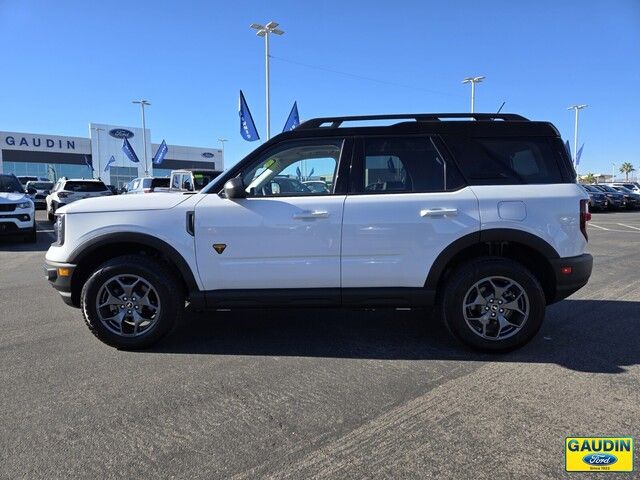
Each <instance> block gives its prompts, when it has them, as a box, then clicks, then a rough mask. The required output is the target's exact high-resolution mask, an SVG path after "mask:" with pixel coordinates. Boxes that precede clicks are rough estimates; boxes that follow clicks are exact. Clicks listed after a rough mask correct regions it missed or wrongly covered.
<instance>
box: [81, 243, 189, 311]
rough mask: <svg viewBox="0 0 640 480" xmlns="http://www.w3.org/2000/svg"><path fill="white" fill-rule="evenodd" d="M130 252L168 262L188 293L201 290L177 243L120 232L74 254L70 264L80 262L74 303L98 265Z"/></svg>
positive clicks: (84, 245)
mask: <svg viewBox="0 0 640 480" xmlns="http://www.w3.org/2000/svg"><path fill="white" fill-rule="evenodd" d="M128 254H141V255H149V256H151V257H154V258H157V259H159V260H161V261H162V262H164V263H165V265H166V266H167V267H168V268H169V269H170V270H171V271H172V272H173V273H175V275H176V277H177V279H178V281H179V282H180V284H181V286H182V287H183V289H184V293H185V295H187V296H188V295H189V294H190V293H192V292H196V291H198V290H199V288H198V284H197V282H196V278H195V276H194V274H193V272H192V270H191V268H190V267H189V264H188V263H187V261H186V260H185V259H184V257H183V256H182V255H181V254H180V253H179V252H178V251H177V250H176V249H175V248H174V247H173V246H171V245H170V244H168V243H167V242H165V241H164V240H161V239H159V238H157V237H154V236H152V235H148V234H144V233H138V232H117V233H109V234H105V235H100V236H98V237H95V238H93V239H91V240H89V241H88V242H86V243H84V244H82V245H81V246H79V247H77V248H76V249H75V250H74V251H73V252H72V253H71V255H70V259H69V263H72V264H75V265H77V266H76V269H75V271H74V272H73V277H72V278H71V298H72V302H73V304H74V305H76V306H79V305H80V292H81V291H82V286H83V285H84V283H85V281H86V280H87V278H88V277H89V276H90V275H91V272H93V271H94V270H95V268H96V267H98V265H101V264H102V263H104V262H106V261H107V260H109V259H111V258H115V257H120V256H123V255H128Z"/></svg>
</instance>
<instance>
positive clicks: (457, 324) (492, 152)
mask: <svg viewBox="0 0 640 480" xmlns="http://www.w3.org/2000/svg"><path fill="white" fill-rule="evenodd" d="M369 121H386V122H387V125H383V126H380V125H376V126H360V125H358V126H356V125H353V122H358V123H359V124H361V123H363V122H369ZM312 173H315V174H316V176H317V178H323V179H325V180H326V181H327V183H328V184H329V185H331V188H330V189H329V190H328V191H314V190H311V189H309V188H306V189H301V190H300V191H289V190H287V191H283V190H282V189H281V188H280V183H281V179H283V178H291V179H296V181H297V180H299V179H300V178H305V179H306V180H314V177H313V175H312ZM588 202H589V197H588V195H587V194H586V192H585V191H584V190H583V189H581V188H580V187H579V186H578V185H577V184H576V173H575V171H574V169H573V166H572V163H571V160H570V158H569V155H568V153H567V151H566V149H565V147H564V145H563V142H562V141H561V139H560V135H559V133H558V131H557V130H556V128H555V127H554V126H553V125H551V124H550V123H547V122H536V121H529V120H527V119H526V118H524V117H521V116H519V115H514V114H496V115H494V114H417V115H412V114H409V115H379V116H367V117H337V118H318V119H313V120H309V121H307V122H304V123H302V124H301V125H300V126H298V127H297V128H296V129H295V130H293V131H289V132H285V133H282V134H280V135H278V136H276V137H274V138H272V139H271V140H269V141H268V142H266V143H265V144H263V145H262V146H260V147H258V148H257V149H256V150H255V151H254V152H252V153H251V154H249V155H248V156H247V157H246V158H245V159H244V160H242V161H240V162H239V163H238V164H237V165H235V166H234V167H232V168H231V169H229V170H228V171H226V172H225V173H223V174H222V175H220V176H219V177H217V178H216V179H214V180H213V181H212V182H211V183H210V184H209V185H208V186H206V187H205V188H204V189H203V190H202V191H201V192H199V193H195V194H184V193H169V194H168V193H163V194H160V193H150V194H148V195H139V196H135V197H134V198H132V197H131V196H128V195H127V196H119V197H109V198H95V199H87V200H84V201H82V202H78V203H73V204H71V205H68V206H65V207H62V208H59V209H57V210H56V212H55V213H56V215H57V222H56V231H57V241H56V243H54V244H53V245H52V246H51V248H50V249H49V251H48V252H47V255H46V266H45V269H46V272H47V276H48V279H49V281H50V282H51V283H52V285H53V286H54V288H55V289H57V290H58V291H59V293H60V295H61V296H62V298H63V300H64V301H65V302H66V303H68V304H69V305H73V306H75V307H79V308H80V309H81V310H82V314H83V316H84V319H85V321H86V323H87V325H88V326H89V328H90V329H91V331H92V332H93V333H94V334H95V335H96V336H97V337H98V338H100V339H101V340H102V341H104V342H106V343H108V344H110V345H113V346H116V347H119V348H140V347H144V346H148V345H151V344H153V343H155V342H157V341H158V340H159V339H160V338H162V337H163V336H165V335H166V334H167V333H168V332H169V331H170V330H171V329H172V327H173V326H174V324H175V323H176V322H177V321H178V320H179V319H180V317H181V314H182V311H183V308H184V306H185V302H189V303H190V304H191V305H192V307H193V308H195V309H206V310H215V309H220V308H234V307H294V306H296V307H297V306H306V307H329V306H347V307H368V308H378V307H423V306H435V307H436V309H435V310H434V311H435V312H437V314H438V316H439V317H440V318H442V320H444V323H445V324H446V325H447V327H448V328H449V330H450V331H451V333H452V334H453V335H455V337H457V338H458V339H459V340H461V341H462V342H463V343H465V344H466V345H468V346H470V347H473V348H476V349H481V350H490V351H506V350H510V349H513V348H516V347H519V346H521V345H523V344H525V343H526V342H527V341H529V340H530V339H531V338H532V337H533V336H534V335H535V334H536V332H537V331H538V329H539V328H540V325H541V323H542V321H543V319H544V316H545V307H546V305H549V304H551V303H554V302H557V301H558V300H561V299H563V298H565V297H567V296H568V295H570V294H572V293H573V292H575V291H576V290H578V289H579V288H581V287H582V286H584V285H585V284H586V283H587V281H588V278H589V276H590V274H591V268H592V257H591V255H589V254H587V253H585V252H584V251H585V247H586V245H587V231H586V222H587V221H588V220H589V219H590V214H589V212H588V207H587V205H588Z"/></svg>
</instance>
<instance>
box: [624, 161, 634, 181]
mask: <svg viewBox="0 0 640 480" xmlns="http://www.w3.org/2000/svg"><path fill="white" fill-rule="evenodd" d="M635 171H636V169H635V168H633V165H631V163H629V162H624V163H623V164H622V165H620V173H624V174H625V176H626V181H627V182H628V181H629V174H630V173H631V172H635Z"/></svg>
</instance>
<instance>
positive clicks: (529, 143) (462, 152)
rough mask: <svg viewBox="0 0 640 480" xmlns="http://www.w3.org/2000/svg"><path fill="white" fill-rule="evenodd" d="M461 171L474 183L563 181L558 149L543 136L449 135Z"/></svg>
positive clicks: (448, 140) (448, 142)
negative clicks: (491, 136)
mask: <svg viewBox="0 0 640 480" xmlns="http://www.w3.org/2000/svg"><path fill="white" fill-rule="evenodd" d="M447 144H448V145H449V147H450V148H451V150H452V151H453V153H454V155H455V157H456V160H457V162H458V165H460V168H461V169H462V173H463V174H464V175H465V176H466V177H467V178H468V179H469V181H470V182H471V183H473V184H476V185H477V184H484V183H487V184H513V183H516V184H518V183H525V184H528V183H533V184H536V183H564V181H565V180H564V179H563V175H562V173H561V171H560V168H559V166H558V160H559V159H558V155H557V152H556V151H555V150H554V149H553V148H552V146H551V145H550V143H549V141H548V140H547V138H545V137H509V138H457V137H449V138H448V139H447Z"/></svg>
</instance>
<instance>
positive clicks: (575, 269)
mask: <svg viewBox="0 0 640 480" xmlns="http://www.w3.org/2000/svg"><path fill="white" fill-rule="evenodd" d="M551 266H552V268H553V273H554V275H555V278H556V294H555V297H554V298H553V300H552V301H551V302H548V303H555V302H559V301H560V300H563V299H565V298H567V297H568V296H569V295H571V294H572V293H575V292H577V291H578V290H580V289H581V288H582V287H584V286H585V285H586V284H587V282H588V281H589V277H590V276H591V270H592V269H593V257H592V256H591V255H590V254H588V253H584V254H582V255H578V256H577V257H567V258H554V259H552V260H551Z"/></svg>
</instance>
